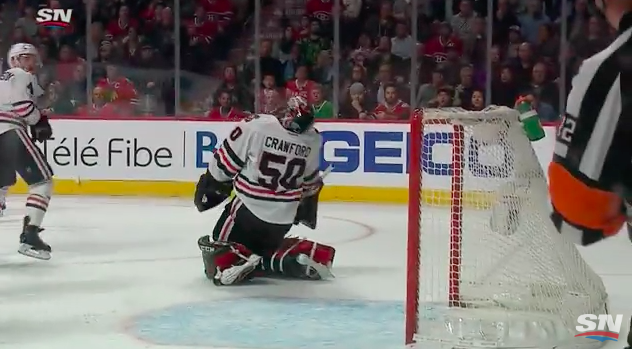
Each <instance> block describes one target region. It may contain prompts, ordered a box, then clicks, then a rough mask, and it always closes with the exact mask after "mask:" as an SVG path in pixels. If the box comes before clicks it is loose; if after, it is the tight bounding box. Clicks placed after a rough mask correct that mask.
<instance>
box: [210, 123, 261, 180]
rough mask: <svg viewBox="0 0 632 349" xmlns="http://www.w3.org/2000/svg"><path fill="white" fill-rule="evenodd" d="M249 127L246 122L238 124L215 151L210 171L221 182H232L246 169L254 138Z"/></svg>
mask: <svg viewBox="0 0 632 349" xmlns="http://www.w3.org/2000/svg"><path fill="white" fill-rule="evenodd" d="M249 126H250V125H248V124H247V123H246V122H240V123H239V124H237V126H235V128H234V129H233V130H232V131H231V133H230V134H229V135H228V137H227V138H226V139H224V141H222V145H221V146H220V147H219V148H218V149H217V150H216V151H215V154H214V155H213V158H212V159H211V162H210V163H209V171H210V172H211V174H212V175H213V178H215V179H217V180H218V181H220V182H225V181H230V180H232V179H233V178H234V177H235V176H236V175H237V174H238V173H239V172H240V171H241V169H242V168H243V167H244V165H245V161H246V158H247V155H248V146H249V144H250V138H251V137H252V132H251V127H249Z"/></svg>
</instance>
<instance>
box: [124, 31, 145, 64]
mask: <svg viewBox="0 0 632 349" xmlns="http://www.w3.org/2000/svg"><path fill="white" fill-rule="evenodd" d="M121 43H122V44H123V47H122V49H123V57H124V59H125V61H127V62H134V61H136V60H137V59H138V56H139V55H140V51H141V43H140V38H139V37H138V29H137V28H136V27H130V28H129V29H128V30H127V35H125V37H124V38H123V39H122V40H121Z"/></svg>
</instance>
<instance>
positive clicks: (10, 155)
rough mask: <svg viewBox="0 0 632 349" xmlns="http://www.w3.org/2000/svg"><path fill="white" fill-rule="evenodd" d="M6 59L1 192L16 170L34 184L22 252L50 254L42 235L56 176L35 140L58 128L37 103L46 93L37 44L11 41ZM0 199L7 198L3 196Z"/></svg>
mask: <svg viewBox="0 0 632 349" xmlns="http://www.w3.org/2000/svg"><path fill="white" fill-rule="evenodd" d="M7 59H8V62H9V66H10V69H9V70H7V71H5V72H4V73H3V74H2V75H1V76H0V188H3V189H2V192H0V194H2V196H4V194H5V193H6V188H8V187H9V186H12V185H13V184H15V182H16V172H17V173H19V174H20V177H22V179H24V181H25V182H26V183H27V184H28V185H29V195H28V197H27V199H26V217H24V225H23V230H22V234H21V235H20V248H19V250H18V252H19V253H21V254H24V255H27V256H30V257H34V258H39V259H50V252H51V248H50V246H49V245H48V244H46V243H45V242H44V241H42V239H41V238H40V237H39V233H40V232H41V231H42V230H43V229H42V228H41V227H40V226H41V224H42V221H43V219H44V215H45V214H46V210H47V209H48V202H49V201H50V197H51V194H52V177H53V171H52V169H51V167H50V165H49V164H48V162H47V161H46V158H45V156H44V155H43V154H42V152H41V151H40V149H39V148H38V147H37V146H36V145H35V143H34V141H39V142H44V141H46V140H48V139H50V138H51V137H52V133H53V132H52V129H51V127H50V124H49V123H48V118H47V117H46V115H44V114H42V113H40V110H39V109H38V108H37V106H36V103H35V100H36V99H37V98H38V97H39V96H41V95H42V94H43V93H44V91H43V90H42V88H41V87H40V86H39V84H38V82H37V78H36V77H35V75H34V73H35V71H36V69H37V67H38V66H39V65H40V59H39V54H38V51H37V49H36V48H35V47H34V46H33V45H31V44H25V43H20V44H15V45H13V46H11V49H10V50H9V53H8V57H7ZM29 128H30V131H31V134H30V135H29V133H28V131H29ZM0 199H1V200H2V201H4V197H2V198H0Z"/></svg>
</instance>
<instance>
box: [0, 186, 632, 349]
mask: <svg viewBox="0 0 632 349" xmlns="http://www.w3.org/2000/svg"><path fill="white" fill-rule="evenodd" d="M22 205H23V198H22V197H12V198H10V200H9V215H8V216H5V217H3V218H0V348H11V349H40V348H42V349H44V348H45V349H61V348H64V349H75V348H77V349H78V348H84V347H89V348H91V349H140V348H172V349H181V348H182V349H183V348H191V347H192V346H193V347H198V348H200V347H204V348H227V347H229V346H237V345H236V344H239V346H240V348H242V349H317V348H335V349H338V348H340V349H342V348H344V349H360V348H361V347H362V348H365V349H373V348H375V349H377V347H379V348H380V349H386V348H396V347H397V346H394V345H392V344H393V343H400V341H401V338H402V337H403V317H402V315H401V312H402V306H401V303H402V301H403V299H404V294H405V268H404V265H405V248H406V247H405V246H406V244H405V241H406V210H405V208H404V207H402V206H381V205H380V206H372V205H350V204H345V205H343V204H325V205H322V207H321V215H320V222H319V229H318V230H317V231H310V230H308V229H307V228H303V227H298V228H296V229H295V230H293V233H295V234H298V235H304V236H309V237H311V238H313V239H316V240H318V241H321V242H323V243H329V244H332V245H334V246H336V248H337V254H336V263H335V272H336V276H337V278H336V279H335V280H333V281H330V282H296V281H295V282H292V281H282V280H265V281H261V282H256V283H253V284H252V285H248V286H240V287H232V288H229V287H226V288H217V287H215V286H213V285H211V284H210V283H209V282H208V280H206V279H205V277H204V276H203V273H202V262H201V259H200V256H199V251H198V249H197V246H196V240H197V238H198V237H199V236H200V235H203V234H207V233H210V232H211V229H212V227H213V223H214V222H215V220H216V219H217V217H218V216H219V213H220V209H216V210H213V211H211V212H210V213H207V214H199V213H197V211H196V210H195V209H194V208H193V207H191V203H190V202H189V201H182V200H165V199H160V200H158V199H156V200H141V199H123V198H121V199H115V198H85V197H81V198H79V197H76V198H75V197H56V198H54V199H53V200H52V202H51V208H50V212H49V214H48V215H47V217H46V220H45V224H44V226H45V227H46V231H45V232H44V233H42V237H43V238H44V239H45V240H46V241H47V242H49V243H50V244H51V245H52V246H53V259H52V260H50V261H48V262H43V261H36V260H32V259H28V258H26V257H23V256H21V255H18V254H17V253H16V250H17V240H18V235H19V231H20V225H21V217H22V215H23V213H24V211H23V209H22ZM631 249H632V246H631V244H630V242H629V241H628V239H627V237H625V236H621V237H617V238H614V239H612V241H608V242H605V243H602V244H599V245H597V246H593V247H591V248H589V249H585V250H584V251H583V252H584V255H585V257H586V259H587V261H588V262H589V263H590V264H591V266H593V267H594V269H595V270H596V271H597V272H598V273H599V274H600V275H601V276H602V277H603V279H604V282H605V283H606V286H607V287H608V291H609V293H610V299H611V311H612V313H623V314H625V318H626V323H625V324H624V329H623V331H622V338H625V334H626V333H627V331H626V330H625V329H626V328H627V319H629V316H630V314H632V305H631V304H632V296H631V295H630V294H631V292H630V291H629V290H630V288H632V280H631V279H632V278H631V277H630V276H632V275H631V274H632V273H631V272H630V271H629V270H628V269H629V256H630V251H631ZM247 309H252V311H250V312H248V311H246V310H247ZM358 309H359V310H361V311H360V312H358ZM354 314H355V315H354ZM281 329H286V330H285V331H286V332H281V333H279V332H278V331H280V330H281ZM275 331H276V332H275ZM378 332H380V333H378ZM332 333H333V334H334V335H332ZM332 336H333V337H332ZM319 338H323V340H322V341H320V342H319V340H318V339H319ZM358 338H359V339H358ZM233 339H235V341H234V342H232V343H235V344H230V343H231V340H233ZM239 339H242V340H241V341H239ZM309 340H312V342H313V343H314V344H305V341H309ZM327 340H328V341H329V342H327ZM354 341H355V342H354ZM217 343H220V344H221V345H217ZM222 343H223V344H222ZM248 343H252V345H248ZM255 343H259V345H258V346H255ZM340 343H343V344H340ZM226 344H228V345H226ZM371 345H373V346H371ZM622 347H623V343H621V342H619V343H618V344H617V343H613V344H610V346H608V347H607V348H619V349H620V348H622Z"/></svg>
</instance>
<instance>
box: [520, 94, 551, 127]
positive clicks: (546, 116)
mask: <svg viewBox="0 0 632 349" xmlns="http://www.w3.org/2000/svg"><path fill="white" fill-rule="evenodd" d="M540 97H541V95H540V94H538V93H537V92H531V93H529V94H527V98H529V99H531V107H532V108H533V109H535V110H536V111H537V112H538V116H539V117H540V120H542V121H545V122H553V121H556V120H557V119H558V113H557V112H556V111H555V108H553V106H552V105H550V104H548V103H546V102H543V101H542V100H541V99H540Z"/></svg>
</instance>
